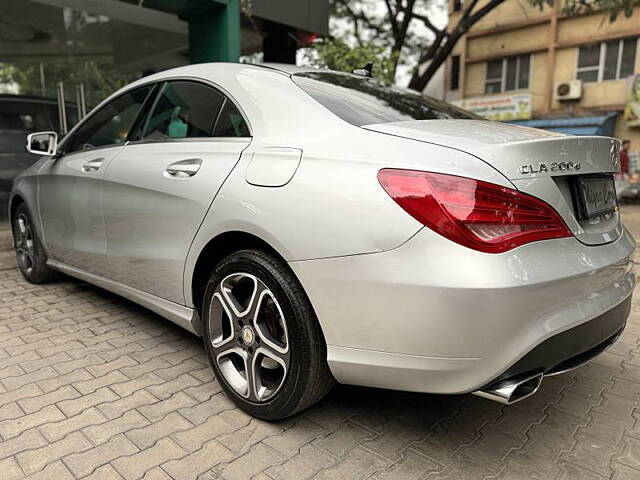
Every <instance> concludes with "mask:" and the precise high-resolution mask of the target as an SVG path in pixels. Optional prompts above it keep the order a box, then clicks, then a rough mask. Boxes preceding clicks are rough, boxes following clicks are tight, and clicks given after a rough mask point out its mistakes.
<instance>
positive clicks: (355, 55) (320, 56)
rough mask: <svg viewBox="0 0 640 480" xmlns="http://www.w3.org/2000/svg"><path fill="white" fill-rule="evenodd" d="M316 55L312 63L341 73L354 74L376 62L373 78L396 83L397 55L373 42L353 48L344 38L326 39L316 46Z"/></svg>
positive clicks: (387, 82) (311, 60)
mask: <svg viewBox="0 0 640 480" xmlns="http://www.w3.org/2000/svg"><path fill="white" fill-rule="evenodd" d="M314 49H315V53H316V55H313V56H311V58H310V63H311V64H313V65H315V66H317V67H326V68H330V69H331V70H338V71H341V72H352V71H354V70H356V69H361V68H363V67H364V66H365V65H366V64H367V63H368V62H374V69H373V76H374V77H375V78H376V79H378V80H380V81H381V82H383V83H385V84H387V85H391V84H393V83H394V77H395V68H396V65H397V57H398V55H397V54H394V53H389V51H388V50H387V49H385V48H384V47H382V46H379V45H376V44H374V43H371V42H363V43H359V44H358V45H356V46H355V47H351V46H349V45H348V44H347V42H346V41H345V40H344V39H342V38H333V39H325V40H321V41H319V42H317V43H316V44H315V45H314Z"/></svg>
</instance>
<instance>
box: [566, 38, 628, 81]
mask: <svg viewBox="0 0 640 480" xmlns="http://www.w3.org/2000/svg"><path fill="white" fill-rule="evenodd" d="M637 46H638V39H637V38H623V39H620V40H611V41H608V42H602V43H595V44H589V45H583V46H581V47H580V48H579V49H578V68H577V70H576V78H577V79H578V80H582V81H583V82H602V81H603V80H620V79H623V78H627V77H628V76H630V75H632V74H633V72H634V70H635V61H636V51H637Z"/></svg>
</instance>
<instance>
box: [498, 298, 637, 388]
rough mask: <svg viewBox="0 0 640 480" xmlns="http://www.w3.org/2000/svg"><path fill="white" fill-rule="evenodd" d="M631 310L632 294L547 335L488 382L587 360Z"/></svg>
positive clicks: (550, 372)
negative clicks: (612, 305) (551, 335)
mask: <svg viewBox="0 0 640 480" xmlns="http://www.w3.org/2000/svg"><path fill="white" fill-rule="evenodd" d="M630 311H631V297H629V298H627V299H626V300H625V301H624V302H622V303H621V304H620V305H618V306H616V307H613V308H612V309H611V310H609V311H608V312H605V313H603V314H602V315H598V316H597V317H596V318H594V319H593V320H589V321H588V322H585V323H582V324H580V325H578V326H577V327H573V328H570V329H569V330H565V331H564V332H562V333H559V334H557V335H554V336H553V337H551V338H548V339H547V340H545V341H544V342H542V343H541V344H539V345H538V346H536V347H535V348H533V350H531V351H530V352H529V353H527V354H526V355H525V356H524V357H522V358H521V359H520V360H518V361H517V362H516V363H514V364H513V365H511V366H510V367H509V368H508V369H507V370H506V371H505V372H503V373H502V374H501V375H500V376H499V377H497V378H495V379H494V380H493V381H492V382H490V383H498V382H500V381H502V380H506V379H508V378H512V377H516V376H519V375H523V374H526V373H529V372H536V373H542V374H544V375H557V374H559V373H563V372H565V371H568V370H572V369H573V368H577V367H579V366H580V365H582V364H584V363H586V362H588V361H589V360H591V359H593V358H594V357H596V356H598V355H599V354H601V353H602V352H603V351H604V350H606V349H607V348H608V347H609V346H611V345H612V344H613V343H614V342H615V341H616V340H617V338H618V337H619V336H620V335H621V334H622V331H623V330H624V327H625V325H626V323H627V318H628V317H629V312H630Z"/></svg>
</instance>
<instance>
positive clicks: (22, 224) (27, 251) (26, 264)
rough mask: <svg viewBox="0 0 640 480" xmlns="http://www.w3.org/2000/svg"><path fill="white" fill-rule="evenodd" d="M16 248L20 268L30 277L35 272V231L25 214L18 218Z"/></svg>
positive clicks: (19, 215)
mask: <svg viewBox="0 0 640 480" xmlns="http://www.w3.org/2000/svg"><path fill="white" fill-rule="evenodd" d="M15 246H16V255H17V259H18V266H19V267H20V269H21V270H22V271H23V272H25V273H26V274H27V275H30V274H31V272H32V271H33V265H34V257H35V246H34V241H33V229H32V228H31V223H30V222H29V218H28V217H27V215H26V214H24V213H20V214H18V216H17V217H16V232H15Z"/></svg>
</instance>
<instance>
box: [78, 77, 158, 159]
mask: <svg viewBox="0 0 640 480" xmlns="http://www.w3.org/2000/svg"><path fill="white" fill-rule="evenodd" d="M150 90H151V87H150V86H145V87H141V88H138V89H136V90H134V91H132V92H129V93H126V94H124V95H121V96H119V97H118V98H116V99H115V100H113V101H111V102H109V103H108V104H106V105H105V106H104V107H102V108H101V109H100V110H98V111H97V112H96V113H95V114H94V115H92V116H91V117H90V118H89V119H88V120H87V121H86V122H85V123H84V125H82V126H81V127H80V129H79V130H78V131H77V132H76V134H75V135H74V138H73V141H72V144H71V147H70V148H69V152H76V151H80V150H90V149H93V148H98V147H106V146H108V145H121V144H123V143H124V142H126V141H127V136H128V135H129V129H130V128H131V126H132V125H133V122H134V120H135V119H136V115H137V114H138V110H139V109H140V107H141V106H142V104H143V103H144V100H145V98H147V95H148V94H149V91H150Z"/></svg>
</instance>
